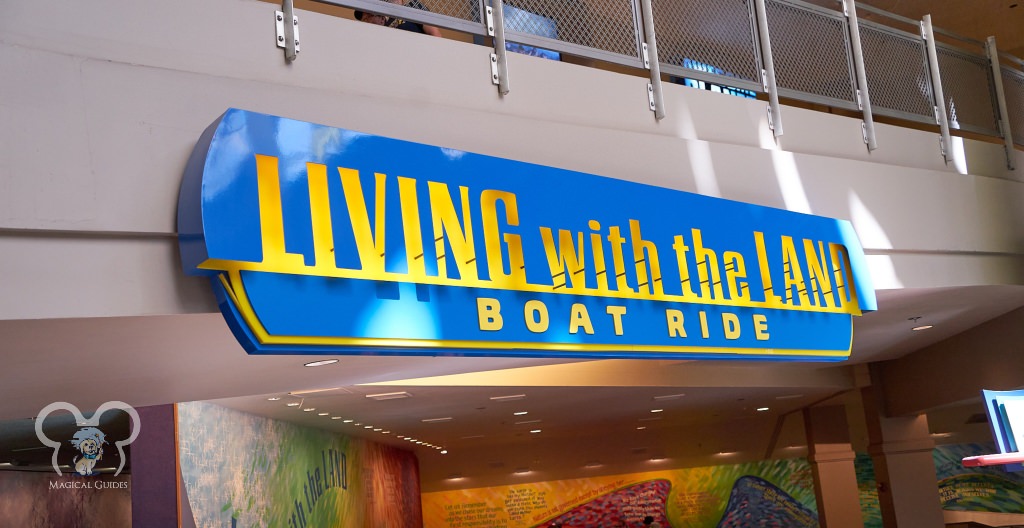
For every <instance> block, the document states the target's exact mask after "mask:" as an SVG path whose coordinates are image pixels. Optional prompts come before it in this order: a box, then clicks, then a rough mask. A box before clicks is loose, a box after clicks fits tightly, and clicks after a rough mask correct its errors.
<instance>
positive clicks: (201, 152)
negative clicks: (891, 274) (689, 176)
mask: <svg viewBox="0 0 1024 528" xmlns="http://www.w3.org/2000/svg"><path fill="white" fill-rule="evenodd" d="M178 230H179V237H180V243H181V255H182V260H183V263H184V268H185V270H186V272H187V273H189V274H194V275H206V276H209V277H210V278H211V279H212V283H213V288H214V290H215V292H216V295H217V299H218V301H219V303H220V307H221V310H222V311H223V313H224V316H225V318H226V319H227V322H228V324H229V325H230V327H231V329H232V331H233V332H234V333H235V335H236V337H237V338H238V340H239V342H240V343H241V344H242V345H243V347H244V348H245V349H246V350H247V351H249V352H250V353H258V354H401V355H441V354H447V355H467V356H523V357H587V358H596V357H601V358H658V359H662V358H688V359H728V358H738V359H782V360H842V359H845V358H847V357H848V356H849V353H850V345H851V341H852V338H853V322H852V316H854V315H860V314H861V312H862V311H869V310H874V309H875V297H874V290H873V289H872V288H871V284H870V281H869V279H868V275H867V273H866V267H865V261H864V260H865V259H864V254H863V250H862V249H861V247H860V244H859V242H858V240H857V236H856V234H855V233H854V231H853V228H852V226H851V225H850V224H849V223H848V222H846V221H842V220H834V219H830V218H823V217H817V216H811V215H805V214H799V213H793V212H789V211H784V210H779V209H772V208H768V207H760V206H755V205H750V204H745V203H739V202H733V201H729V200H722V199H718V198H711V197H707V196H701V195H695V194H690V193H685V192H681V191H674V190H669V189H663V188H659V187H652V186H649V185H642V184H637V183H630V182H626V181H621V180H615V179H611V178H605V177H600V176H594V175H591V174H583V173H579V172H572V171H568V170H562V169H556V168H553V167H545V166H540V165H533V164H529V163H523V162H518V161H511V160H507V159H501V158H495V157H491V156H483V155H479V154H472V153H468V152H462V151H458V150H453V149H448V148H442V147H435V146H429V145H422V144H418V143H411V142H408V141H399V140H396V139H389V138H385V137H379V136H373V135H369V134H362V133H359V132H353V131H350V130H344V129H339V128H333V127H328V126H322V125H316V124H313V123H306V122H302V121H295V120H292V119H285V118H281V117H275V116H270V115H263V114H257V113H253V112H247V111H244V110H236V109H231V110H228V111H227V112H225V113H224V115H222V116H221V117H220V118H219V119H217V121H216V122H214V123H213V124H212V125H210V127H209V128H208V129H207V130H206V132H205V133H204V134H203V136H202V138H201V139H200V140H199V142H198V144H197V145H196V147H195V150H194V152H193V154H192V157H191V159H190V160H189V163H188V167H187V169H186V173H185V178H184V182H183V184H182V188H181V196H180V202H179V211H178Z"/></svg>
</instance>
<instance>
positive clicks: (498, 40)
mask: <svg viewBox="0 0 1024 528" xmlns="http://www.w3.org/2000/svg"><path fill="white" fill-rule="evenodd" d="M491 7H492V8H493V11H494V12H493V16H494V54H495V56H497V58H498V93H500V94H501V95H508V91H509V88H508V56H507V53H506V52H505V13H504V10H503V9H502V0H491Z"/></svg>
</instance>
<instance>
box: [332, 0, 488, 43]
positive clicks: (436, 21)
mask: <svg viewBox="0 0 1024 528" xmlns="http://www.w3.org/2000/svg"><path fill="white" fill-rule="evenodd" d="M318 1H320V2H322V3H326V4H333V5H340V6H344V7H350V8H352V9H355V10H364V11H369V12H373V13H380V14H384V15H386V16H389V17H391V18H392V19H397V20H408V21H411V22H416V23H425V24H431V25H438V26H440V27H447V28H451V29H456V30H458V31H465V32H467V33H473V34H477V35H482V34H484V33H485V31H484V27H483V17H482V12H481V6H482V3H481V2H480V0H318Z"/></svg>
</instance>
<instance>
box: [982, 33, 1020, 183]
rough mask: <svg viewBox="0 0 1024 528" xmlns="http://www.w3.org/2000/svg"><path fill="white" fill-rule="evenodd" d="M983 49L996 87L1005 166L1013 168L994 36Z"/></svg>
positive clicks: (1010, 140) (1011, 140) (1011, 133)
mask: <svg viewBox="0 0 1024 528" xmlns="http://www.w3.org/2000/svg"><path fill="white" fill-rule="evenodd" d="M985 51H987V52H988V62H989V64H990V65H991V66H992V81H993V85H994V86H995V87H996V104H997V107H998V108H999V134H1000V135H1001V136H1003V148H1004V149H1005V150H1006V168H1008V169H1010V170H1015V169H1016V167H1015V166H1014V163H1013V155H1014V149H1013V131H1012V130H1010V113H1009V112H1008V111H1007V109H1006V93H1005V92H1004V91H1003V72H1002V70H1001V69H1000V67H999V50H998V49H996V38H995V37H989V38H988V39H986V40H985Z"/></svg>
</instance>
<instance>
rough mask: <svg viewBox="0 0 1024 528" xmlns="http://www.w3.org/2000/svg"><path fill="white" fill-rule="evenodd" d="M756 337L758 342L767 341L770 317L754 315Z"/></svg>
mask: <svg viewBox="0 0 1024 528" xmlns="http://www.w3.org/2000/svg"><path fill="white" fill-rule="evenodd" d="M754 337H756V338H757V340H758V341H767V340H768V338H769V337H771V336H770V335H769V334H768V317H766V316H764V315H761V314H754Z"/></svg>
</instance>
